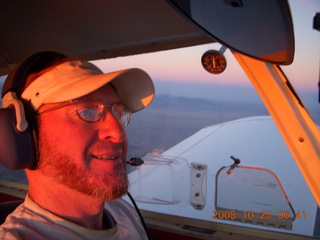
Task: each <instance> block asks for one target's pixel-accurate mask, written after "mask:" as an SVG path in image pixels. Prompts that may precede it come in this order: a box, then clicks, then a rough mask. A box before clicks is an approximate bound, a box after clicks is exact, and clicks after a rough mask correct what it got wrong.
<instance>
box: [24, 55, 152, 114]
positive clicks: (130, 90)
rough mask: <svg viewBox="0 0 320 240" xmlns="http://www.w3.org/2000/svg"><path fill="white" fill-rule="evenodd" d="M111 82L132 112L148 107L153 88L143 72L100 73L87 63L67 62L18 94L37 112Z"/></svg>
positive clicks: (149, 79)
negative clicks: (41, 107)
mask: <svg viewBox="0 0 320 240" xmlns="http://www.w3.org/2000/svg"><path fill="white" fill-rule="evenodd" d="M108 83H112V85H113V86H114V88H115V89H116V92H117V94H118V96H119V98H120V100H121V102H122V103H124V104H125V105H127V106H128V107H129V109H130V110H131V111H132V112H137V111H139V110H141V109H143V108H145V107H146V106H148V105H149V104H150V103H151V102H152V100H153V97H154V91H155V90H154V85H153V82H152V80H151V78H150V76H149V75H148V74H147V73H146V72H145V71H143V70H141V69H138V68H131V69H126V70H121V71H116V72H112V73H105V74H104V73H102V72H101V71H100V70H99V69H98V68H97V67H96V66H94V65H93V64H91V63H88V62H80V61H79V62H67V63H63V64H61V65H58V66H57V67H56V68H54V69H53V70H50V71H48V72H46V73H44V74H43V75H41V76H40V77H39V78H37V79H36V80H35V81H34V82H32V83H31V84H30V85H29V86H28V87H27V88H26V89H25V91H24V92H23V93H22V98H24V99H26V100H28V101H30V102H31V103H32V105H33V107H34V108H35V109H36V110H37V109H39V107H40V106H41V105H43V104H46V103H57V102H63V101H68V100H72V99H76V98H79V97H82V96H84V95H87V94H89V93H91V92H93V91H95V90H97V89H99V88H100V87H102V86H104V85H106V84H108Z"/></svg>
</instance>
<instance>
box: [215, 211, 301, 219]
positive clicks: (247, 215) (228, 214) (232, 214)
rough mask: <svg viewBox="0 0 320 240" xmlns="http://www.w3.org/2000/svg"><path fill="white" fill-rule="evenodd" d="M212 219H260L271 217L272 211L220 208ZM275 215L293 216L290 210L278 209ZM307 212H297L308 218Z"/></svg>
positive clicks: (297, 215) (299, 215)
mask: <svg viewBox="0 0 320 240" xmlns="http://www.w3.org/2000/svg"><path fill="white" fill-rule="evenodd" d="M212 213H213V216H212V219H222V220H228V219H230V220H234V219H238V218H244V219H253V218H259V219H271V218H272V216H273V215H272V213H271V211H269V210H263V211H260V213H259V214H258V213H256V212H254V211H239V212H238V213H237V211H234V210H220V211H216V210H215V211H213V212H212ZM274 217H276V218H278V219H289V218H290V217H291V215H290V211H278V212H277V215H274ZM306 217H307V213H306V211H298V212H297V213H296V218H298V219H300V218H302V219H306Z"/></svg>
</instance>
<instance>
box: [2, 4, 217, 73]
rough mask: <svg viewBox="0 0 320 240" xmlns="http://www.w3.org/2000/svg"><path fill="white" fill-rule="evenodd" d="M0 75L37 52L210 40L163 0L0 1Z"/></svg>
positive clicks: (97, 53)
mask: <svg viewBox="0 0 320 240" xmlns="http://www.w3.org/2000/svg"><path fill="white" fill-rule="evenodd" d="M0 12H1V14H0V19H1V20H0V21H1V23H2V24H1V25H0V32H1V38H0V74H1V75H4V74H7V73H8V72H9V71H10V69H12V68H13V67H14V66H15V65H16V64H17V63H19V62H20V61H21V60H23V59H24V58H26V57H27V56H28V55H30V54H32V53H34V52H37V51H47V50H51V51H58V52H61V53H64V54H67V55H70V56H78V57H81V58H83V59H87V60H93V59H101V58H110V57H117V56H125V55H131V54H138V53H147V52H152V51H159V50H165V49H172V48H177V47H186V46H191V45H197V44H204V43H208V42H212V41H213V40H212V39H211V38H209V37H208V36H207V35H206V34H204V33H203V32H202V31H201V30H199V29H197V28H196V27H195V26H193V25H192V24H191V23H190V22H188V21H187V20H186V19H184V18H183V17H182V16H180V15H179V14H177V13H176V12H175V11H174V10H173V9H172V8H171V6H170V5H169V4H168V3H167V2H166V1H164V0H152V1H150V0H134V1H132V0H108V1H106V0H93V1H75V0H68V1H40V0H33V1H32V0H31V1H1V3H0Z"/></svg>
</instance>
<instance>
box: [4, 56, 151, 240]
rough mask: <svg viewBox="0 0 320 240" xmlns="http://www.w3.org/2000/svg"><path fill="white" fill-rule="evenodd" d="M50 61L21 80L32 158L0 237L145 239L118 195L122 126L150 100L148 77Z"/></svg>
mask: <svg viewBox="0 0 320 240" xmlns="http://www.w3.org/2000/svg"><path fill="white" fill-rule="evenodd" d="M50 54H51V53H49V56H50ZM51 55H52V54H51ZM42 58H43V57H42ZM38 62H39V61H38ZM51 62H55V61H51ZM57 62H58V63H55V64H53V65H50V64H49V65H50V66H47V65H48V64H45V66H46V67H45V68H44V69H41V71H39V72H34V73H32V74H29V75H28V76H27V78H26V83H25V86H24V87H23V91H22V94H21V99H22V100H23V101H26V102H28V103H29V104H30V105H31V106H32V108H33V110H34V113H35V114H36V115H37V117H36V124H35V125H36V128H37V129H36V130H37V131H36V132H37V134H36V135H38V137H37V143H38V148H37V151H38V156H39V157H38V160H37V162H36V166H35V167H34V166H33V167H32V169H26V174H27V178H28V181H29V192H28V195H27V196H26V199H25V201H24V203H23V204H21V205H20V206H19V207H18V208H17V209H16V210H15V211H14V212H13V213H12V214H11V215H9V216H8V217H7V219H6V222H5V223H4V224H3V225H1V228H0V239H146V238H147V236H146V232H145V230H144V229H143V227H142V225H141V222H140V219H139V218H138V215H137V213H136V212H135V211H134V210H133V209H132V207H131V205H129V204H128V203H126V202H125V201H124V200H122V199H121V197H122V196H123V195H125V194H126V193H127V191H128V179H127V173H126V154H127V147H128V143H127V137H126V133H125V127H126V126H127V124H128V123H129V120H130V113H131V112H136V111H139V110H141V109H143V108H144V107H146V106H147V105H149V104H150V102H151V101H152V99H153V96H154V86H153V83H152V81H151V79H150V77H149V76H148V75H147V74H146V73H145V72H143V71H142V70H139V69H129V70H123V71H118V72H114V73H109V74H103V73H102V72H101V70H99V69H98V68H97V67H96V66H94V65H93V64H91V63H88V62H84V61H73V60H71V59H68V58H64V57H62V58H61V56H59V60H57ZM37 64H39V63H37Z"/></svg>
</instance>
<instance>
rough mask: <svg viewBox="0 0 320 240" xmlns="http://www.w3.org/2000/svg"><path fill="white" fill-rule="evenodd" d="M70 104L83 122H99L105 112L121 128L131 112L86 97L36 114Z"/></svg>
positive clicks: (125, 123) (122, 107) (124, 125)
mask: <svg viewBox="0 0 320 240" xmlns="http://www.w3.org/2000/svg"><path fill="white" fill-rule="evenodd" d="M70 103H74V107H75V110H76V113H77V115H78V116H79V118H80V119H81V120H83V121H85V122H89V123H94V122H98V121H100V119H101V118H102V116H103V115H104V114H105V112H106V111H107V112H111V113H112V114H113V116H114V117H115V118H116V119H117V120H118V121H119V123H120V124H121V125H122V126H123V127H126V126H128V124H129V122H130V117H131V112H130V110H129V108H128V107H127V106H126V105H124V104H122V103H115V104H113V105H108V104H102V103H101V102H99V101H98V100H92V99H88V98H87V97H81V98H77V99H74V100H70V101H67V102H63V103H61V104H58V105H56V106H54V107H52V108H48V109H46V110H44V111H42V112H38V114H42V113H45V112H48V111H52V110H55V109H58V108H60V107H63V106H65V105H68V104H70Z"/></svg>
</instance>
